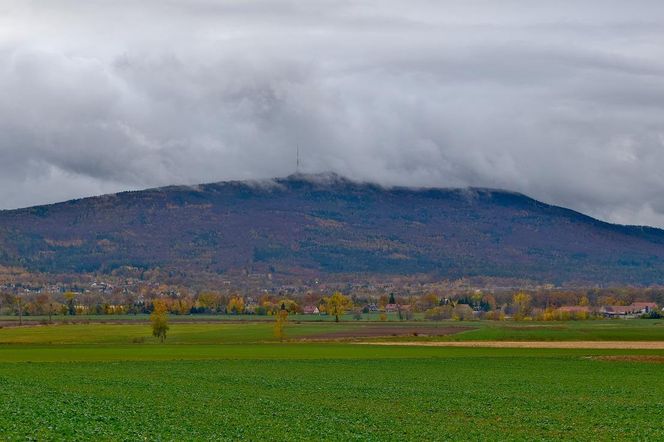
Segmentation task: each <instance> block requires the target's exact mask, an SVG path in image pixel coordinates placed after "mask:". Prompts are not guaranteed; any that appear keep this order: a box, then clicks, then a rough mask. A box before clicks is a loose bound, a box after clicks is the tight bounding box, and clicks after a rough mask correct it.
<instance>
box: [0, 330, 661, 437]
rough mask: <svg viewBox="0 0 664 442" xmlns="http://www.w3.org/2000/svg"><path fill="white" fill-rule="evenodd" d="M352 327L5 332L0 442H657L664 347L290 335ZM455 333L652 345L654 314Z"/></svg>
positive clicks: (0, 349)
mask: <svg viewBox="0 0 664 442" xmlns="http://www.w3.org/2000/svg"><path fill="white" fill-rule="evenodd" d="M401 325H402V326H403V324H401ZM454 325H459V324H454ZM363 326H364V327H366V326H367V325H366V324H359V325H358V324H356V323H341V324H331V323H324V324H305V323H302V324H291V326H290V328H289V331H288V333H289V338H292V339H294V340H297V342H288V343H277V342H274V340H273V338H272V329H271V325H270V324H266V323H246V324H245V323H202V324H198V323H192V324H173V325H172V328H171V333H170V334H169V337H168V339H167V343H166V344H164V345H162V344H156V343H155V340H154V339H153V338H152V337H151V336H150V330H149V327H147V326H146V325H145V324H122V325H121V324H116V325H110V324H80V325H56V326H42V327H22V328H3V329H0V388H1V390H0V391H2V394H0V440H62V439H67V440H71V439H74V440H76V439H77V440H139V439H140V440H144V439H147V440H210V439H215V440H232V439H249V440H259V439H266V440H321V439H323V440H445V439H447V440H482V439H484V440H486V439H492V440H505V439H513V440H534V439H535V440H561V439H568V440H570V439H575V440H615V439H622V440H639V439H640V440H661V439H664V427H663V426H662V425H661V422H662V421H663V420H664V383H662V379H664V364H662V363H661V362H662V360H664V351H657V350H586V349H555V350H549V349H490V348H433V347H394V346H376V345H355V344H353V343H346V342H301V340H303V339H306V338H308V337H314V338H316V339H318V337H320V336H321V335H324V334H325V333H331V332H336V331H338V330H340V329H343V330H357V329H358V327H359V328H361V327H363ZM395 326H396V324H395ZM413 326H414V327H418V326H420V327H421V324H415V325H413ZM449 326H450V324H443V325H441V327H449ZM463 326H466V327H470V328H468V329H462V330H466V331H462V332H461V333H456V334H453V335H449V336H442V337H438V338H436V339H456V340H459V339H469V340H473V339H480V338H478V336H482V338H481V339H491V337H495V338H497V339H508V338H509V339H512V340H513V339H515V337H516V338H519V337H520V338H523V337H524V336H526V337H527V339H534V338H538V339H540V340H556V339H558V340H579V339H580V338H579V337H580V336H583V339H585V340H593V339H594V340H602V339H612V340H630V339H632V340H634V339H638V340H660V339H662V324H661V323H658V322H657V321H588V322H578V323H569V324H567V323H565V324H562V323H560V324H555V325H551V324H528V327H530V328H527V329H523V328H522V327H519V328H514V327H517V325H515V324H513V323H510V324H489V325H483V324H482V325H479V326H478V324H476V323H475V324H473V323H468V324H463ZM519 326H520V325H519ZM413 338H414V337H413V336H411V337H409V338H408V339H409V340H412V339H413ZM417 338H419V336H418V337H417ZM645 338H650V339H645ZM391 339H396V340H399V339H402V338H398V337H393V338H391ZM422 339H430V338H426V337H425V338H422ZM383 340H384V339H383ZM626 356H627V357H629V358H631V359H628V358H625V357H626Z"/></svg>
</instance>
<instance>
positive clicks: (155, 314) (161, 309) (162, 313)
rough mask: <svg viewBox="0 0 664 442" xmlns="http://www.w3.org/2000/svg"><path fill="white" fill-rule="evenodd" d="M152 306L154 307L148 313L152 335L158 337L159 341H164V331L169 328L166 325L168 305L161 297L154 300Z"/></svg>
mask: <svg viewBox="0 0 664 442" xmlns="http://www.w3.org/2000/svg"><path fill="white" fill-rule="evenodd" d="M153 306H154V308H153V310H152V313H151V314H150V322H151V324H152V335H153V336H154V337H155V338H157V339H159V341H160V342H164V341H165V340H166V332H167V331H168V329H169V328H170V327H169V326H168V306H167V305H166V303H165V302H164V301H163V300H161V299H157V300H155V301H154V303H153Z"/></svg>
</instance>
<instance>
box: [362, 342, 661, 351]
mask: <svg viewBox="0 0 664 442" xmlns="http://www.w3.org/2000/svg"><path fill="white" fill-rule="evenodd" d="M362 344H367V345H403V346H421V347H490V348H589V349H607V350H608V349H616V350H664V341H463V342H459V341H455V342H430V341H419V342H418V341H410V342H362Z"/></svg>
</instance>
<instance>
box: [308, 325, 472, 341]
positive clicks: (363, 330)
mask: <svg viewBox="0 0 664 442" xmlns="http://www.w3.org/2000/svg"><path fill="white" fill-rule="evenodd" d="M473 329H474V328H472V327H432V326H388V325H365V326H362V327H358V328H353V329H344V330H339V331H330V332H325V333H317V334H314V335H310V336H309V338H314V339H350V338H386V337H393V336H447V335H453V334H455V333H460V332H463V331H468V330H473Z"/></svg>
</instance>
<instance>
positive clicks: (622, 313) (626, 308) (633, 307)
mask: <svg viewBox="0 0 664 442" xmlns="http://www.w3.org/2000/svg"><path fill="white" fill-rule="evenodd" d="M655 310H657V304H655V303H654V302H633V303H631V304H630V305H608V306H604V307H602V309H601V310H600V313H601V314H602V315H604V316H606V317H607V318H631V317H636V316H640V315H643V314H646V313H650V312H652V311H655Z"/></svg>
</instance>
